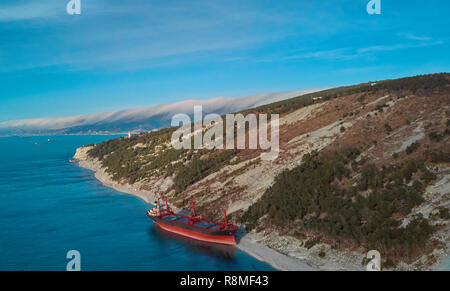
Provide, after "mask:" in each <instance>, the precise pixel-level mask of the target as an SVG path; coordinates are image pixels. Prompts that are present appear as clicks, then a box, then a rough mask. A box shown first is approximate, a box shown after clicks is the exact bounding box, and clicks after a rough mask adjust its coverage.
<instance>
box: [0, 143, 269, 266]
mask: <svg viewBox="0 0 450 291" xmlns="http://www.w3.org/2000/svg"><path fill="white" fill-rule="evenodd" d="M110 138H113V136H55V137H25V138H20V137H10V138H0V252H1V253H0V270H66V265H67V264H68V262H69V259H67V258H66V255H67V253H68V251H70V250H77V251H79V252H80V254H81V270H230V271H231V270H273V268H271V267H270V266H269V265H267V264H265V263H263V262H260V261H258V260H256V259H254V258H253V257H251V256H248V255H247V254H245V253H243V252H241V251H239V250H237V249H236V248H234V247H229V246H219V245H214V244H207V243H200V242H196V241H193V240H190V239H185V238H180V237H178V236H174V235H169V234H167V233H165V232H163V231H161V230H158V229H157V228H155V227H153V224H152V222H151V220H150V219H148V218H147V217H146V215H145V212H146V210H147V208H148V206H147V205H146V203H145V202H144V201H142V200H140V199H139V198H136V197H133V196H129V195H126V194H121V193H119V192H116V191H114V190H112V189H109V188H106V187H103V186H102V185H101V184H100V182H98V181H97V180H96V179H95V178H94V176H93V173H92V172H90V171H89V170H86V169H82V168H80V167H79V166H78V165H77V164H73V163H70V162H69V160H70V159H71V158H72V156H73V155H74V153H75V149H76V148H77V147H79V146H83V145H88V144H92V143H98V142H101V141H104V140H107V139H110Z"/></svg>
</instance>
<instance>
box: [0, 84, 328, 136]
mask: <svg viewBox="0 0 450 291" xmlns="http://www.w3.org/2000/svg"><path fill="white" fill-rule="evenodd" d="M317 91H319V90H317V89H307V90H296V91H286V92H274V93H264V94H255V95H250V96H245V97H239V98H225V97H217V98H213V99H208V100H186V101H181V102H177V103H173V104H161V105H156V106H153V107H149V108H139V109H129V110H122V111H116V112H108V113H95V114H89V115H78V116H69V117H60V118H38V119H25V120H17V121H6V122H0V136H13V135H58V134H107V133H109V134H111V133H123V132H127V131H136V132H143V131H150V130H153V129H157V128H162V127H168V126H170V121H171V118H172V116H173V115H175V114H177V113H186V114H188V115H192V114H193V107H194V105H202V106H203V112H204V114H209V113H217V114H226V113H230V112H237V111H241V110H245V109H249V108H254V107H258V106H261V105H266V104H269V103H273V102H277V101H282V100H286V99H289V98H293V97H297V96H301V95H304V94H308V93H313V92H317Z"/></svg>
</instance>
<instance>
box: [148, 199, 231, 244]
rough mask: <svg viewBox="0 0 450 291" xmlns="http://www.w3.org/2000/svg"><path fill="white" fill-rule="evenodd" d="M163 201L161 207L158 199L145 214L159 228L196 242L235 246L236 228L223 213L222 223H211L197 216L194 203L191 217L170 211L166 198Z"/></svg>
mask: <svg viewBox="0 0 450 291" xmlns="http://www.w3.org/2000/svg"><path fill="white" fill-rule="evenodd" d="M163 199H164V201H165V203H164V205H161V198H158V201H157V202H156V203H155V205H154V206H155V207H154V208H152V209H150V210H149V211H148V212H147V216H148V217H150V218H151V219H152V220H153V222H154V223H155V224H156V225H157V226H159V227H160V228H162V229H164V230H166V231H169V232H172V233H176V234H179V235H182V236H185V237H189V238H193V239H196V240H201V241H206V242H211V243H218V244H226V245H236V239H235V237H234V234H235V233H236V231H237V229H238V227H237V226H236V225H234V224H232V223H231V222H229V221H228V219H227V214H226V212H225V211H224V215H225V220H224V222H223V223H222V222H213V221H208V220H206V219H204V218H203V216H202V215H197V213H196V212H195V205H194V203H192V215H182V214H177V213H174V212H173V211H172V210H171V209H170V207H169V205H168V203H167V197H163Z"/></svg>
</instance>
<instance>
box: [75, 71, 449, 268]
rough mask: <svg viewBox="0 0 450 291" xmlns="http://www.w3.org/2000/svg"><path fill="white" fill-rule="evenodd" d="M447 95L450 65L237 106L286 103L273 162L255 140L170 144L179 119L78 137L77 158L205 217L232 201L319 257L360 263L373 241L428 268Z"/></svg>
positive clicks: (401, 264)
mask: <svg viewBox="0 0 450 291" xmlns="http://www.w3.org/2000/svg"><path fill="white" fill-rule="evenodd" d="M449 106H450V76H449V74H440V75H428V76H420V77H414V78H407V79H399V80H389V81H381V82H377V83H376V84H375V83H368V84H360V85H356V86H350V87H344V88H336V89H331V90H326V91H322V92H317V93H314V94H309V95H305V96H302V97H298V98H294V99H290V100H286V101H282V102H278V103H274V104H269V105H265V106H262V107H258V108H255V109H251V110H248V111H246V112H243V114H244V115H245V114H246V113H256V114H258V113H279V114H281V118H280V132H279V134H280V154H279V157H278V158H277V159H276V160H275V161H262V160H261V159H260V158H259V156H260V153H261V151H260V150H233V151H230V150H228V151H227V150H213V151H208V150H175V149H173V148H172V147H171V145H170V138H171V135H172V133H173V131H174V129H165V130H160V131H157V132H152V133H149V134H141V135H136V136H133V137H132V138H131V139H125V138H121V139H117V140H112V141H108V142H105V143H102V144H99V145H94V146H89V147H85V148H81V149H78V150H77V153H76V155H75V158H76V159H77V160H79V161H80V165H81V166H83V167H86V168H89V169H91V170H94V171H96V176H97V178H98V179H99V180H101V181H102V182H103V183H105V184H106V185H108V186H112V187H114V188H116V189H118V190H119V191H122V192H127V193H130V192H133V193H130V194H134V195H138V196H140V197H142V198H144V199H145V200H147V201H150V200H152V199H154V197H156V196H158V195H162V194H164V195H168V196H169V197H170V200H171V202H172V203H174V204H175V205H177V206H178V207H185V206H187V205H188V201H190V200H193V201H195V202H196V203H197V205H198V208H199V211H201V212H203V213H206V214H207V215H209V216H211V217H219V216H220V211H221V210H222V209H227V212H228V213H230V214H231V216H232V217H233V219H235V220H239V221H241V222H242V223H243V224H245V225H247V227H248V229H249V230H252V232H251V234H250V236H251V237H253V238H254V239H255V240H258V241H261V242H263V243H264V244H266V245H270V246H271V247H272V248H274V249H276V250H279V251H280V252H283V253H289V254H292V255H293V256H297V257H300V258H303V259H305V258H310V263H311V264H314V265H320V264H321V261H320V259H317V258H318V256H319V257H322V256H326V255H328V256H329V257H330V258H331V257H333V258H335V261H336V262H337V261H339V260H342V257H341V258H340V259H339V255H338V254H339V253H340V252H349V251H352V252H354V251H356V252H357V254H359V255H353V256H352V257H354V259H353V261H352V262H349V264H350V265H352V266H354V267H352V269H358V268H357V267H355V266H356V265H360V263H361V260H362V259H363V255H362V253H363V252H364V251H366V250H367V249H369V248H370V247H377V248H379V249H380V251H381V252H382V253H383V254H385V255H386V256H388V257H389V260H388V261H387V262H386V266H387V267H391V268H393V267H394V266H397V267H396V268H400V269H402V268H403V269H408V268H413V269H414V268H420V269H424V268H427V266H428V265H429V264H433V263H435V262H436V261H439V260H440V258H442V257H445V256H446V255H448V254H447V252H448V246H447V245H448V242H449V239H448V232H449V228H448V209H449V208H450V205H449V201H450V200H449V198H450V197H449V195H450V194H449V166H450V165H449V162H450V160H449V154H450V152H449V151H450V141H449V133H450V122H449V119H450V116H449V115H450V107H449ZM312 181H320V182H317V183H318V184H317V185H311V183H313V182H312ZM430 193H431V194H430ZM358 203H359V204H358ZM340 204H342V207H343V209H342V210H341V211H337V210H336V209H335V208H336V207H333V205H340ZM357 205H359V206H361V207H360V208H363V210H359V209H358V207H357ZM345 213H351V215H350V214H349V216H348V217H347V216H346V215H345ZM380 213H383V215H381V214H380ZM345 221H351V223H350V222H349V223H344V222H345ZM416 224H417V225H416ZM377 225H380V226H379V227H378V228H377V227H376V226H377ZM381 225H389V226H388V227H386V226H384V227H385V228H382V226H381ZM408 225H409V226H408ZM374 228H375V229H374ZM361 230H362V231H361ZM274 234H277V235H276V237H274ZM385 236H386V237H391V236H398V237H396V238H395V239H396V241H391V239H390V238H389V239H387V238H386V237H385ZM377 237H378V239H377ZM368 238H370V239H368ZM419 238H420V239H421V240H422V239H423V241H422V242H421V243H420V244H417V245H415V244H411V245H410V246H409V247H407V248H406V249H405V248H404V247H403V246H402V243H399V242H401V241H403V240H404V241H405V242H408V241H411V240H418V239H419ZM377 241H378V244H377ZM380 242H382V243H380ZM396 244H398V246H397V247H396V246H395V245H396ZM295 254H297V255H295ZM358 260H359V262H357V261H358ZM355 264H356V265H355Z"/></svg>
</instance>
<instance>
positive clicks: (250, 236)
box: [73, 147, 450, 271]
mask: <svg viewBox="0 0 450 291" xmlns="http://www.w3.org/2000/svg"><path fill="white" fill-rule="evenodd" d="M89 149H90V147H81V148H78V149H77V151H76V154H75V156H74V157H73V158H74V160H76V161H77V163H78V165H79V166H80V167H82V168H85V169H88V170H90V171H92V172H94V177H95V178H96V179H97V180H98V181H100V182H101V183H102V184H103V185H104V186H106V187H109V188H112V189H114V190H116V191H118V192H121V193H124V194H129V195H133V196H135V197H138V198H140V199H142V200H144V201H145V202H146V203H151V202H153V201H155V200H156V199H157V198H156V196H155V195H154V193H153V192H150V191H145V190H140V189H138V188H136V187H138V186H132V185H129V184H124V185H122V184H119V183H118V182H116V181H114V180H113V179H112V178H111V176H110V175H109V174H108V173H107V172H106V171H105V169H104V168H103V167H102V165H101V162H100V161H99V160H93V159H91V158H89V157H88V155H87V152H88V151H89ZM449 228H450V225H447V227H446V228H445V229H444V230H441V231H440V232H439V234H436V236H442V235H446V234H448V231H449ZM237 236H238V244H237V246H236V247H237V248H238V249H239V250H241V251H243V252H245V253H246V254H248V255H250V256H252V257H254V258H256V259H257V260H259V261H262V262H265V263H267V264H269V265H270V266H272V267H273V268H275V269H276V270H279V271H337V270H339V271H345V270H348V271H351V270H353V271H364V270H365V267H364V266H362V265H361V262H362V260H363V259H364V257H365V255H364V254H362V253H361V252H344V253H342V252H339V251H335V250H332V249H331V248H330V247H329V246H328V245H326V244H317V245H315V246H313V247H312V248H311V249H306V248H304V247H301V245H302V242H300V241H298V240H297V239H295V238H292V237H280V236H279V235H278V234H276V233H269V234H261V233H254V232H250V233H243V232H241V233H238V234H237ZM447 244H450V243H447ZM446 249H449V247H448V246H447V247H446ZM324 250H325V251H326V258H321V256H320V253H321V252H322V251H324ZM433 255H434V256H435V258H436V259H437V260H436V261H435V263H434V264H433V266H426V267H425V268H423V269H424V270H431V269H434V268H436V267H438V266H440V264H441V263H442V262H443V261H444V260H447V261H448V253H447V252H446V251H444V250H438V249H436V250H434V251H433ZM425 257H426V255H424V256H422V257H421V258H419V259H417V261H416V262H414V263H411V264H406V263H401V264H400V265H398V266H397V267H396V268H395V269H397V270H415V269H416V268H415V266H414V265H415V264H416V263H419V264H420V265H422V266H425V261H423V260H424V258H425ZM422 261H423V262H422Z"/></svg>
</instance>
